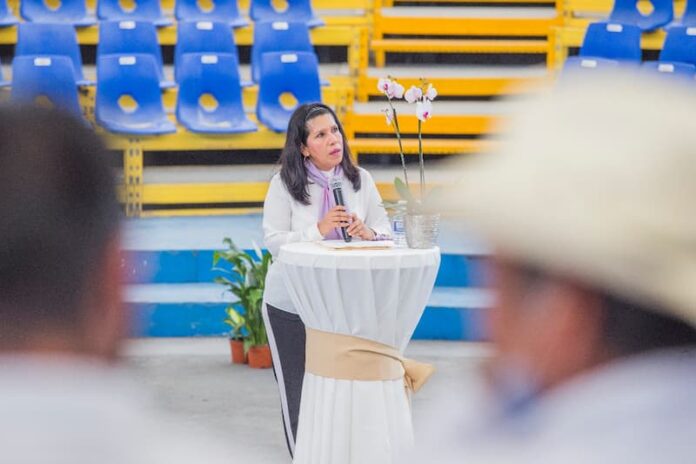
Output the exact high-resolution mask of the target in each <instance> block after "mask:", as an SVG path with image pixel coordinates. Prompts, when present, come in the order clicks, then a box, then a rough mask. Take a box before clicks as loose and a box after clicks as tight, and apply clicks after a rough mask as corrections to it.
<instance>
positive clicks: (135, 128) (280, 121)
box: [10, 52, 321, 135]
mask: <svg viewBox="0 0 696 464" xmlns="http://www.w3.org/2000/svg"><path fill="white" fill-rule="evenodd" d="M181 60H182V72H181V75H180V82H179V92H178V99H177V106H176V116H177V119H178V121H179V122H180V123H181V124H182V125H183V126H184V127H186V128H187V129H188V130H189V131H192V132H202V133H218V134H233V133H240V132H252V131H255V130H257V128H256V125H255V124H254V123H253V122H252V121H251V120H249V119H248V118H247V116H246V115H245V113H244V108H243V104H242V96H241V86H240V80H239V73H238V63H237V56H236V55H234V54H207V53H186V54H184V55H182V57H181ZM317 68H318V64H317V58H316V55H314V54H313V53H306V52H305V53H302V52H300V53H284V52H273V53H265V54H264V55H263V56H262V58H261V65H260V71H261V78H260V82H259V93H258V99H257V106H256V115H257V119H258V120H259V121H260V122H262V123H263V124H264V125H266V126H267V127H268V128H270V129H271V130H274V131H277V132H284V131H285V130H287V125H288V121H289V119H290V116H291V114H292V111H293V110H294V106H296V105H299V104H302V103H308V102H314V101H321V88H320V83H319V74H318V72H317ZM12 74H13V78H14V79H13V83H12V90H11V97H10V98H11V100H12V101H16V102H21V103H37V101H41V100H45V99H47V100H49V102H50V103H51V104H52V105H53V106H55V107H58V108H62V109H64V110H65V111H68V112H71V113H73V114H75V115H80V114H81V111H80V106H79V102H78V91H77V83H76V81H75V74H74V70H73V66H72V61H71V60H70V59H69V58H67V57H65V56H52V55H42V56H18V57H15V58H14V60H13V63H12ZM286 94H291V95H292V96H293V97H294V98H295V100H296V105H294V106H293V107H287V106H285V105H284V104H283V103H282V102H281V98H282V97H283V96H284V95H286ZM95 119H96V122H97V123H98V124H99V125H100V126H102V127H104V128H105V129H107V130H109V131H111V132H115V133H124V134H142V135H157V134H167V133H173V132H176V126H175V125H174V124H173V123H172V122H171V121H169V119H168V118H167V116H166V114H165V110H164V106H163V104H162V95H161V92H160V77H159V74H158V72H157V64H156V62H155V60H154V58H153V57H152V56H151V55H146V54H133V55H104V56H101V57H99V59H98V61H97V91H96V101H95Z"/></svg>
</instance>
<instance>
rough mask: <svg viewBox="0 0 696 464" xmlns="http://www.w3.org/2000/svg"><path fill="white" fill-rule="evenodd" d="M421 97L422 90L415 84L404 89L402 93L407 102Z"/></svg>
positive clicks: (413, 101) (412, 101)
mask: <svg viewBox="0 0 696 464" xmlns="http://www.w3.org/2000/svg"><path fill="white" fill-rule="evenodd" d="M422 97H423V91H422V90H421V88H420V87H416V86H415V85H412V86H411V88H410V89H408V90H407V91H406V94H404V98H405V99H406V101H407V102H409V103H415V102H417V101H418V100H420V99H421V98H422Z"/></svg>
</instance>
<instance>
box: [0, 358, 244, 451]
mask: <svg viewBox="0 0 696 464" xmlns="http://www.w3.org/2000/svg"><path fill="white" fill-rule="evenodd" d="M238 451H239V450H236V451H235V450H228V449H227V447H226V446H225V445H223V444H222V443H220V442H218V441H214V440H212V439H208V438H207V437H201V436H199V435H197V434H194V433H191V430H186V429H185V428H183V427H180V426H178V425H177V420H175V419H173V418H170V417H166V416H163V415H161V414H159V413H157V412H156V411H155V410H154V409H153V408H152V406H151V404H150V402H149V399H148V397H147V396H145V395H144V393H143V392H142V391H140V390H139V389H138V387H137V386H136V385H134V384H132V383H131V382H130V381H129V379H128V376H127V375H126V374H125V373H124V372H121V370H120V369H118V368H110V367H106V366H104V365H102V364H99V363H97V362H94V363H93V362H90V361H86V360H76V359H73V358H68V357H65V358H60V357H53V358H50V360H49V359H47V358H45V357H44V358H40V357H28V356H27V357H23V356H12V357H11V356H4V357H3V356H0V462H2V463H8V464H9V463H12V464H48V463H50V464H117V463H118V464H125V463H128V464H145V463H148V464H155V463H166V464H179V463H180V464H191V463H197V462H201V463H207V464H218V463H219V464H223V463H224V464H230V463H231V462H235V461H237V458H238V457H240V456H239V452H238ZM239 462H241V460H240V461H239Z"/></svg>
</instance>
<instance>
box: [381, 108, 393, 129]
mask: <svg viewBox="0 0 696 464" xmlns="http://www.w3.org/2000/svg"><path fill="white" fill-rule="evenodd" d="M382 112H383V113H384V117H385V118H386V120H387V126H391V125H392V122H394V113H393V112H392V110H391V108H384V109H383V110H382Z"/></svg>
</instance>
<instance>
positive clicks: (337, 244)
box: [317, 240, 394, 250]
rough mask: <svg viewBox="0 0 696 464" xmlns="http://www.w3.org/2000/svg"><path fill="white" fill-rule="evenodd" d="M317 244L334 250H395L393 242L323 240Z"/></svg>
mask: <svg viewBox="0 0 696 464" xmlns="http://www.w3.org/2000/svg"><path fill="white" fill-rule="evenodd" d="M317 243H319V244H320V245H321V246H323V247H326V248H331V249H332V250H389V249H390V248H394V242H392V241H391V240H380V241H376V242H371V241H368V240H364V241H362V240H361V241H353V242H344V241H342V240H322V241H320V242H317Z"/></svg>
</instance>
